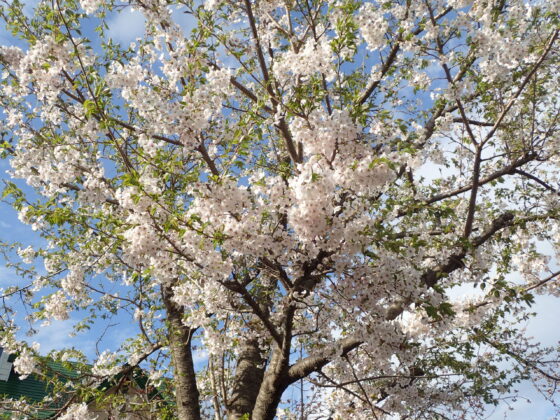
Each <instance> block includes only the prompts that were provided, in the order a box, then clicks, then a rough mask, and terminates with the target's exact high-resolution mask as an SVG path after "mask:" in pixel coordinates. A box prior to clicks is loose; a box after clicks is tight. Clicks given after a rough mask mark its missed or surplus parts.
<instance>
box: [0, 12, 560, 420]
mask: <svg viewBox="0 0 560 420" xmlns="http://www.w3.org/2000/svg"><path fill="white" fill-rule="evenodd" d="M29 5H30V6H29V7H28V10H31V3H29ZM175 17H176V18H177V19H179V21H180V23H181V24H182V26H183V27H184V28H185V30H187V31H188V30H189V29H190V28H191V24H192V22H191V20H190V19H191V18H190V17H189V16H188V15H185V14H183V13H175ZM108 24H109V30H108V32H107V34H108V36H110V37H111V38H113V40H115V41H118V42H119V43H121V44H122V45H123V46H125V45H128V44H130V42H133V41H134V40H135V39H136V38H137V37H141V36H142V35H143V32H144V18H143V17H142V15H141V14H140V13H138V12H130V10H129V9H125V10H124V11H123V12H121V13H117V14H114V15H113V16H111V17H110V18H109V20H108ZM11 42H12V41H11V37H10V36H9V35H8V34H6V33H5V31H4V30H3V28H1V29H0V43H2V44H4V45H8V44H9V43H11ZM7 169H8V165H7V162H5V161H0V177H6V174H5V171H6V170H7ZM424 170H425V171H427V172H430V171H434V170H435V168H434V167H431V168H430V167H428V168H424ZM20 185H21V184H20ZM13 238H17V240H18V241H20V242H22V243H23V244H24V245H25V246H27V245H35V246H37V245H40V244H42V240H41V239H40V238H39V237H38V235H37V234H36V233H35V232H33V231H32V230H31V228H30V227H29V226H26V225H23V224H22V223H21V222H19V220H18V219H17V215H16V213H15V212H14V211H13V210H12V209H11V208H10V207H9V206H7V205H6V204H5V203H0V240H10V239H13ZM13 282H14V273H13V272H12V271H11V270H10V269H8V268H6V267H5V265H4V263H3V261H1V260H0V288H2V287H6V286H7V285H13V284H14V283H13ZM559 303H560V302H559V300H558V299H557V298H552V297H537V302H536V305H535V308H536V311H537V312H538V315H537V317H536V318H534V319H532V320H531V321H530V322H528V324H527V333H528V335H529V336H533V337H534V338H535V340H536V341H539V342H541V343H543V344H548V345H554V344H557V343H558V342H559V341H560V328H558V320H559V319H560V304H559ZM74 316H75V317H76V316H77V314H74ZM18 317H19V318H20V319H19V321H21V320H22V317H23V314H18ZM76 320H77V319H76V318H73V319H70V320H67V321H53V322H52V324H51V325H50V326H46V327H40V328H39V330H38V334H37V335H35V336H34V337H32V338H31V339H30V341H36V342H39V343H40V344H41V351H42V352H45V353H46V352H48V351H50V350H53V349H59V348H62V347H66V346H75V347H76V348H79V349H83V350H85V352H86V354H87V355H88V356H89V357H90V358H93V357H94V355H95V345H96V336H97V335H98V334H99V333H100V331H99V329H97V328H95V329H94V330H93V331H91V332H90V333H89V334H85V335H78V336H76V337H71V336H70V333H71V332H72V325H73V323H74V321H76ZM135 331H136V328H134V327H132V326H130V325H129V326H128V327H127V326H125V325H122V324H121V325H119V326H118V327H115V328H111V329H109V330H108V331H107V333H106V335H105V338H104V340H103V342H102V343H101V345H100V348H99V350H100V351H103V350H105V349H116V347H118V345H119V344H120V342H121V339H122V338H123V337H125V336H128V335H132V334H134V333H135ZM196 357H197V360H198V362H199V363H203V362H204V361H205V355H204V353H202V354H198V355H197V356H196ZM520 388H521V389H522V390H523V391H522V394H523V395H525V396H527V397H528V398H529V399H530V402H528V401H527V400H525V399H518V400H517V402H512V403H510V405H509V406H508V405H506V404H502V405H500V406H498V407H497V408H496V409H495V411H494V412H493V413H491V414H490V416H489V417H487V418H488V419H491V420H498V419H502V418H505V417H504V416H506V415H507V418H509V419H514V420H548V419H551V418H552V413H553V412H552V409H551V406H550V405H549V404H548V403H547V402H546V401H545V400H544V399H543V398H542V396H540V395H539V394H538V393H537V392H536V391H535V390H534V389H533V388H532V386H531V384H529V383H525V384H523V385H522V386H521V387H520ZM510 407H511V408H513V410H509V408H510Z"/></svg>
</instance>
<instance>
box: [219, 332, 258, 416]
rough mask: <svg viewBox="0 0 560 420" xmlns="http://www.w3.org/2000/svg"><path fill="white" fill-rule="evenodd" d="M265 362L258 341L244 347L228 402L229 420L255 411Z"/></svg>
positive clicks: (252, 341) (247, 343)
mask: <svg viewBox="0 0 560 420" xmlns="http://www.w3.org/2000/svg"><path fill="white" fill-rule="evenodd" d="M265 362H266V359H265V358H264V357H263V356H262V353H261V350H260V349H259V343H258V342H257V340H250V341H248V342H246V343H245V344H244V345H242V347H241V351H240V355H239V360H238V362H237V367H236V370H235V379H234V384H233V391H232V393H231V399H230V400H229V401H228V420H238V419H239V418H241V417H243V415H245V414H247V415H250V414H251V412H252V411H253V408H254V407H255V401H256V400H257V396H258V394H259V389H260V386H261V383H262V381H263V378H264V370H265Z"/></svg>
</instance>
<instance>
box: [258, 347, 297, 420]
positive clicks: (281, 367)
mask: <svg viewBox="0 0 560 420" xmlns="http://www.w3.org/2000/svg"><path fill="white" fill-rule="evenodd" d="M288 362H289V358H288V357H286V354H284V352H283V351H282V349H280V348H276V349H275V350H274V353H273V355H272V360H271V362H270V365H269V366H268V369H267V370H266V372H265V375H264V379H263V382H262V384H261V387H260V391H259V395H258V396H257V401H256V402H255V408H254V409H253V415H252V416H251V420H274V416H275V415H276V410H277V409H278V405H279V404H280V400H281V398H282V394H283V393H284V391H285V390H286V388H287V387H288V385H289V382H288V380H287V378H288V376H287V373H288V366H289V365H288Z"/></svg>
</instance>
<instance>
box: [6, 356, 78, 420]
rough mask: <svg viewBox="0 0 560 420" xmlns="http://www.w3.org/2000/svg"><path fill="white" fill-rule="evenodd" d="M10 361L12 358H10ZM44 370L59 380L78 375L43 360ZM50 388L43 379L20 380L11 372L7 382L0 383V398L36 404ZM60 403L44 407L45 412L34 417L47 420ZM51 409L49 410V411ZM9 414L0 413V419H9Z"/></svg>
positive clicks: (32, 377)
mask: <svg viewBox="0 0 560 420" xmlns="http://www.w3.org/2000/svg"><path fill="white" fill-rule="evenodd" d="M10 358H11V359H12V358H13V356H10ZM44 363H45V366H44V368H45V369H44V370H45V371H46V372H47V373H48V374H49V375H53V376H54V375H56V376H59V377H61V378H68V377H70V378H76V377H77V376H79V373H78V372H76V371H73V370H70V369H67V368H66V367H64V366H62V364H60V363H57V362H54V361H52V360H48V359H45V360H44ZM50 391H51V387H50V386H49V384H48V383H47V382H45V380H44V379H41V378H40V377H38V376H37V375H35V374H31V375H29V376H28V377H27V378H25V379H20V376H19V375H18V374H17V373H15V372H14V370H13V369H12V371H11V372H10V376H9V378H8V380H7V381H0V397H2V398H8V399H13V400H21V399H23V400H25V401H26V402H28V403H38V402H41V401H42V400H43V398H45V397H46V396H48V395H49V393H50ZM61 405H62V402H61V401H59V402H58V404H57V403H52V404H51V405H50V407H46V409H45V410H41V411H39V412H38V413H37V414H36V415H35V417H36V418H39V419H48V418H49V417H51V416H52V415H54V414H55V413H56V411H55V410H56V408H59V407H60V406H61ZM49 408H51V409H49ZM9 416H10V414H9V413H3V414H2V413H0V418H6V417H7V418H9Z"/></svg>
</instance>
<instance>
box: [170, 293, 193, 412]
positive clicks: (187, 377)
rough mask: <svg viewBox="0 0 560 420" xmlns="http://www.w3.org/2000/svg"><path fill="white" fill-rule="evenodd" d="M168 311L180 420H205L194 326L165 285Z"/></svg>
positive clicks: (176, 398)
mask: <svg viewBox="0 0 560 420" xmlns="http://www.w3.org/2000/svg"><path fill="white" fill-rule="evenodd" d="M162 294H163V302H164V304H165V309H166V311H167V322H168V324H169V326H168V331H169V333H168V340H169V348H170V350H171V360H172V363H173V368H174V380H173V382H174V385H175V400H176V402H177V415H178V418H179V420H201V417H200V401H199V392H198V388H197V385H196V373H195V370H194V363H193V358H192V350H191V340H192V335H193V333H194V330H193V329H191V328H189V327H187V326H185V325H184V324H183V310H182V308H181V307H180V306H179V305H177V304H176V303H175V302H173V301H172V300H171V295H172V291H171V288H170V287H163V288H162Z"/></svg>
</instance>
